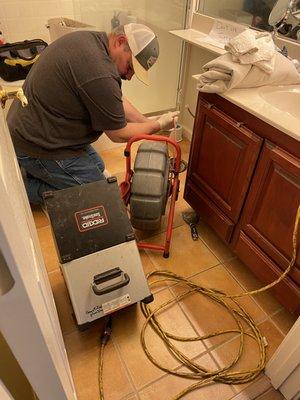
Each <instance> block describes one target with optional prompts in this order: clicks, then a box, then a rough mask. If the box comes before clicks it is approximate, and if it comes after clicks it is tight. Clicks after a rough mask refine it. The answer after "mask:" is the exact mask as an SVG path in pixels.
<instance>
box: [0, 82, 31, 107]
mask: <svg viewBox="0 0 300 400" xmlns="http://www.w3.org/2000/svg"><path fill="white" fill-rule="evenodd" d="M13 98H17V99H18V100H19V101H20V102H21V105H22V107H26V106H27V105H28V100H27V98H26V96H25V94H24V92H23V89H22V88H17V89H12V90H9V89H8V88H6V89H3V88H2V87H1V86H0V104H1V107H2V108H5V104H6V101H7V100H8V99H13Z"/></svg>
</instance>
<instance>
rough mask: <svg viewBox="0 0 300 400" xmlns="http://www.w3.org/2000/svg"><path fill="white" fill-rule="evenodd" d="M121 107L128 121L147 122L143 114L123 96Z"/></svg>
mask: <svg viewBox="0 0 300 400" xmlns="http://www.w3.org/2000/svg"><path fill="white" fill-rule="evenodd" d="M123 107H124V112H125V118H126V121H128V122H147V121H148V118H146V117H145V116H144V115H143V114H141V113H140V112H139V111H138V110H137V109H136V108H135V107H134V106H133V105H132V104H131V103H130V102H129V101H128V100H127V99H126V98H125V97H123Z"/></svg>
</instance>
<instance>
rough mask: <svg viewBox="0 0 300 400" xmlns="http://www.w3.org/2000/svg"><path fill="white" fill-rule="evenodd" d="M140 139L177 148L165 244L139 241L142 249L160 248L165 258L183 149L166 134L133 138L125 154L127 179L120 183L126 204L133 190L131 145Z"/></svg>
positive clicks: (167, 254) (167, 250)
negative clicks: (164, 143)
mask: <svg viewBox="0 0 300 400" xmlns="http://www.w3.org/2000/svg"><path fill="white" fill-rule="evenodd" d="M139 140H154V141H158V142H166V143H168V144H170V145H172V146H173V147H174V149H175V155H174V159H175V162H174V165H173V170H172V171H171V185H170V187H171V201H170V208H169V214H168V224H167V231H166V238H165V243H164V245H156V244H151V243H145V242H140V243H138V247H139V248H140V249H151V250H158V251H163V256H164V257H165V258H168V257H169V249H170V243H171V237H172V229H173V220H174V212H175V202H176V200H177V198H178V192H179V184H180V181H179V172H180V162H181V149H180V146H179V145H178V143H176V142H175V141H174V140H173V139H170V138H169V137H166V136H159V135H153V136H152V135H151V136H149V135H139V136H135V137H133V138H131V139H130V140H129V141H128V142H127V145H126V148H125V150H124V155H125V157H126V174H125V180H124V181H123V182H122V183H121V184H120V190H121V194H122V198H123V200H124V202H125V205H126V206H127V205H128V203H129V198H130V190H131V179H132V176H133V171H132V169H131V152H130V151H131V145H132V144H133V143H134V142H137V141H139Z"/></svg>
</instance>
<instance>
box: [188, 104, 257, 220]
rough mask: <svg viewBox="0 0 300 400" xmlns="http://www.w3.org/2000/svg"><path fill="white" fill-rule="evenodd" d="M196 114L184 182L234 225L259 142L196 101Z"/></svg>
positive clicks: (229, 120) (229, 119) (247, 132)
mask: <svg viewBox="0 0 300 400" xmlns="http://www.w3.org/2000/svg"><path fill="white" fill-rule="evenodd" d="M197 114H198V115H197V119H196V121H195V126H194V133H193V143H192V151H191V156H190V163H189V170H188V181H191V182H192V184H193V185H195V186H196V187H197V188H198V189H200V190H201V191H202V192H203V193H205V195H206V196H207V197H208V198H209V199H210V200H211V201H212V202H213V203H214V204H215V205H216V206H217V207H218V208H219V210H221V211H222V212H223V213H224V214H225V216H227V217H228V218H229V219H230V220H231V221H233V222H234V223H235V222H237V221H238V218H239V215H240V212H241V208H242V205H243V203H244V199H245V195H246V192H247V189H248V186H249V182H250V179H251V176H252V173H253V170H254V167H255V164H256V160H257V158H258V154H259V150H260V147H261V143H262V140H261V139H260V138H259V137H257V136H256V135H255V134H254V133H253V132H251V131H250V130H248V129H246V128H245V127H243V125H242V124H241V123H239V122H236V121H234V120H233V119H231V118H230V117H228V116H226V115H225V114H224V113H222V112H220V111H218V110H217V109H216V108H215V107H213V106H211V105H210V104H207V103H204V102H203V103H202V102H201V101H199V103H198V109H197ZM241 118H242V115H241Z"/></svg>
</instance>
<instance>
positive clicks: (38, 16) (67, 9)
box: [0, 0, 76, 42]
mask: <svg viewBox="0 0 300 400" xmlns="http://www.w3.org/2000/svg"><path fill="white" fill-rule="evenodd" d="M75 8H76V7H75V3H74V5H73V0H26V1H25V0H0V30H1V31H2V32H3V35H4V37H5V39H6V41H7V42H16V41H19V40H25V39H37V38H38V39H43V40H45V41H46V42H49V33H48V29H47V28H46V23H47V20H48V19H49V18H51V17H68V18H72V19H73V18H74V15H75V14H74V10H75Z"/></svg>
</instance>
